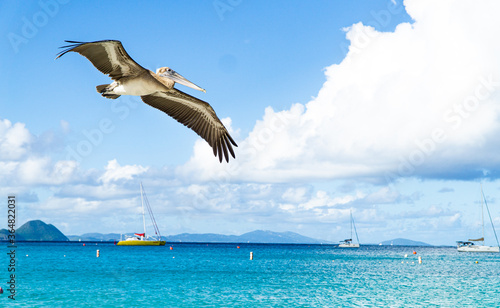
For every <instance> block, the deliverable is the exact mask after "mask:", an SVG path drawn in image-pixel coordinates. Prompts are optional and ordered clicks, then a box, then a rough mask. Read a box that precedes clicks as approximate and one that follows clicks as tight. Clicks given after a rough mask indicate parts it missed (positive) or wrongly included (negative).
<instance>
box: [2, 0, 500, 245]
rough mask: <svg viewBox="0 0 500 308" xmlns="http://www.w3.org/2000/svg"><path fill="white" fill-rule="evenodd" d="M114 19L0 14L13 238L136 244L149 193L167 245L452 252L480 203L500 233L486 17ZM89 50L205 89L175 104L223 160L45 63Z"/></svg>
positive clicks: (216, 10)
mask: <svg viewBox="0 0 500 308" xmlns="http://www.w3.org/2000/svg"><path fill="white" fill-rule="evenodd" d="M116 4H117V2H104V3H103V2H94V3H92V5H90V4H89V2H86V3H81V2H77V1H56V0H45V1H44V0H41V1H36V2H35V1H34V2H30V4H29V5H27V4H25V3H23V5H21V4H18V3H16V2H4V3H2V4H0V24H1V27H0V28H1V29H3V33H2V40H0V47H1V50H2V55H3V59H4V60H3V61H2V62H0V71H1V72H2V74H1V75H0V78H1V80H0V85H1V86H0V87H1V90H2V93H3V97H2V99H1V103H0V183H1V185H0V192H1V193H2V194H3V195H5V196H7V194H12V193H13V194H15V195H16V196H17V198H18V207H19V210H18V213H19V215H18V221H19V224H22V223H24V222H25V221H28V220H31V219H42V220H44V221H45V222H47V223H52V224H54V225H55V226H56V227H58V228H59V229H61V230H62V231H63V232H64V233H65V234H82V233H85V232H102V233H108V232H117V233H121V232H123V233H125V232H135V231H137V230H140V228H141V220H140V216H139V215H140V210H139V205H140V203H139V202H140V200H139V198H138V197H139V196H138V187H139V182H140V181H142V182H143V184H144V186H145V188H146V190H147V192H148V197H149V200H150V203H151V204H152V206H153V210H154V212H155V213H156V216H157V217H156V218H157V221H158V222H159V225H160V230H161V231H162V233H163V234H177V233H182V232H191V233H205V232H213V233H225V234H242V233H244V232H248V231H253V230H255V229H266V230H273V231H294V232H298V233H301V234H303V235H306V236H311V237H315V238H321V239H324V240H329V241H339V240H342V239H344V238H345V237H346V236H348V235H349V234H350V231H349V230H348V228H349V221H348V217H349V211H350V210H352V211H353V215H354V218H355V220H356V224H357V230H358V233H359V236H360V240H361V241H362V243H363V242H364V243H378V242H380V241H383V240H387V239H391V238H396V237H404V238H410V239H414V240H421V241H426V242H429V243H432V244H446V245H453V244H454V241H456V240H462V239H466V238H469V237H475V236H477V234H478V233H479V232H480V227H479V223H480V219H481V216H480V190H479V189H480V188H479V184H480V183H482V184H483V188H484V190H485V194H486V196H487V198H488V204H489V205H490V210H491V213H492V216H493V220H494V222H495V224H496V225H497V226H500V203H499V202H498V198H497V195H498V193H499V192H500V190H499V189H500V182H499V181H498V171H499V168H500V159H499V157H498V155H497V153H498V150H499V146H498V145H499V140H498V137H497V136H499V133H500V131H499V130H500V125H499V124H500V122H499V120H498V119H499V115H500V108H499V107H500V96H499V94H500V91H499V82H497V80H498V81H500V76H499V73H498V72H499V69H500V62H499V60H498V57H497V55H498V54H499V52H500V40H499V39H497V37H499V36H498V35H497V34H498V33H496V32H498V31H499V29H500V23H499V22H498V21H497V20H495V18H494V16H495V15H496V14H493V13H492V12H499V10H500V8H499V7H498V4H496V3H495V2H494V1H477V2H474V3H468V2H466V1H455V2H453V3H452V1H440V2H439V3H434V2H433V1H415V0H408V1H404V3H403V2H402V1H400V0H398V1H390V0H387V1H312V2H311V1H245V0H241V1H229V0H215V1H203V2H202V1H158V2H148V3H147V4H144V3H140V4H139V3H135V2H120V5H119V6H117V5H116ZM102 39H117V40H120V41H122V43H123V45H124V47H125V49H126V50H127V52H128V53H129V54H130V55H131V56H132V58H134V59H135V60H136V61H137V62H138V63H140V64H141V65H142V66H144V67H146V68H149V69H151V70H153V71H154V70H156V68H158V67H161V66H169V67H171V68H173V69H174V70H176V71H177V72H179V73H180V74H182V75H183V76H185V77H186V78H188V79H189V80H191V81H193V82H194V83H196V84H198V85H200V86H201V87H203V88H205V89H206V90H207V93H202V92H198V91H194V90H191V89H189V88H186V87H183V86H181V85H180V86H179V85H178V86H177V87H178V88H179V89H181V90H182V91H185V92H187V93H190V94H191V95H194V96H196V97H198V98H200V99H203V100H205V101H207V102H209V103H210V104H211V105H212V106H213V108H214V109H215V111H216V112H217V114H218V116H219V117H220V118H221V119H223V121H224V123H225V125H226V127H228V129H229V130H230V132H231V135H232V136H233V137H234V138H235V140H236V142H237V143H238V145H239V147H238V148H237V149H236V159H235V160H232V161H230V162H229V163H228V164H226V163H223V164H219V163H218V160H217V159H216V158H215V157H213V154H212V153H211V150H210V148H209V147H208V145H206V144H205V142H204V141H202V140H201V139H200V138H199V137H198V136H197V135H196V134H195V133H194V132H192V131H190V130H189V129H187V128H186V127H184V126H182V125H180V124H179V123H177V122H176V121H175V120H173V119H171V118H169V117H168V116H166V115H165V114H163V113H162V112H160V111H158V110H155V109H153V108H151V107H149V106H147V105H145V104H144V103H142V101H141V100H140V99H139V98H137V97H121V98H119V99H117V100H114V101H111V100H107V99H104V98H103V97H101V96H100V95H99V94H98V93H97V92H96V91H95V86H96V85H99V84H104V83H107V82H108V81H109V78H108V77H107V76H105V75H103V74H101V73H100V72H99V71H97V70H96V69H95V68H94V67H93V66H92V65H91V64H90V62H89V61H87V60H86V59H85V58H84V57H82V56H80V55H78V54H75V53H70V54H67V55H65V56H64V57H62V58H60V59H58V60H54V58H55V56H56V54H57V52H58V51H59V48H58V47H60V46H63V45H64V44H65V43H64V40H77V41H95V40H102ZM5 224H6V222H1V221H0V227H2V226H4V225H5ZM486 229H487V230H486V231H487V233H486V236H487V238H488V240H489V243H490V244H493V243H494V240H493V236H492V233H491V231H490V230H491V228H489V226H488V227H487V228H486ZM488 232H489V233H488Z"/></svg>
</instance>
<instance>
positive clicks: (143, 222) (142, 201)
mask: <svg viewBox="0 0 500 308" xmlns="http://www.w3.org/2000/svg"><path fill="white" fill-rule="evenodd" d="M141 204H142V224H143V225H144V238H146V218H145V217H144V193H143V191H142V182H141Z"/></svg>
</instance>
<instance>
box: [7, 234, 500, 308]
mask: <svg viewBox="0 0 500 308" xmlns="http://www.w3.org/2000/svg"><path fill="white" fill-rule="evenodd" d="M4 244H5V246H4V248H3V252H2V256H3V257H2V265H1V267H2V268H0V273H1V274H0V277H1V278H0V279H1V280H0V286H1V287H2V288H3V289H4V293H3V294H0V306H2V307H15V306H19V307H500V254H498V253H497V254H494V253H493V254H492V253H489V254H478V253H458V252H457V251H456V248H455V247H405V246H363V245H362V246H361V247H360V248H359V249H345V248H344V249H342V248H338V247H337V246H335V245H277V244H269V245H267V244H261V245H258V244H239V247H240V248H237V246H238V244H188V243H182V244H179V243H173V244H171V243H167V245H166V246H163V247H127V246H115V245H113V244H112V243H111V244H107V243H97V244H96V243H86V245H85V246H84V245H83V243H18V244H17V248H16V259H15V260H16V264H15V270H16V272H15V273H16V279H15V288H16V295H15V300H10V299H9V298H8V295H9V292H8V291H7V289H8V288H9V285H8V283H7V282H8V281H9V280H8V279H9V277H8V275H9V274H10V273H9V272H8V264H9V262H10V261H9V260H10V259H9V258H10V257H9V255H7V252H9V251H10V250H9V249H8V248H7V243H4ZM170 247H172V249H170ZM97 250H99V255H100V256H99V257H97V256H96V252H97ZM413 251H415V252H416V254H413ZM250 252H253V260H250ZM405 255H407V257H405ZM419 256H420V257H421V258H422V264H419V263H418V257H419ZM476 261H477V263H476Z"/></svg>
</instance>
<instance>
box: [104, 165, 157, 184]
mask: <svg viewBox="0 0 500 308" xmlns="http://www.w3.org/2000/svg"><path fill="white" fill-rule="evenodd" d="M147 170H148V168H147V167H142V166H138V165H126V166H123V167H122V166H120V164H119V163H118V161H117V160H116V159H113V160H110V161H109V162H108V165H107V166H106V172H104V174H103V175H102V176H101V177H99V180H100V181H102V182H103V183H105V184H106V183H110V182H114V181H119V180H131V179H132V178H133V176H136V175H139V174H142V173H144V172H146V171H147Z"/></svg>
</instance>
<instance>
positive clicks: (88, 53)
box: [56, 40, 145, 80]
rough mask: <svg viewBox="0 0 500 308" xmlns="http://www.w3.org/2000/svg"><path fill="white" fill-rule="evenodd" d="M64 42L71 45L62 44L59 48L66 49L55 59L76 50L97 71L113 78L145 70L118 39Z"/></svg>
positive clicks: (133, 74)
mask: <svg viewBox="0 0 500 308" xmlns="http://www.w3.org/2000/svg"><path fill="white" fill-rule="evenodd" d="M65 42H67V43H71V45H67V46H62V47H61V48H66V49H64V50H63V51H61V52H60V53H58V54H57V57H56V59H58V58H60V57H62V56H63V55H65V54H66V53H68V52H70V51H74V52H78V53H79V54H81V55H82V56H84V57H85V58H87V59H89V61H90V62H92V64H93V65H94V66H95V67H96V68H97V69H98V70H99V71H101V72H102V73H104V74H107V75H109V77H111V78H112V79H113V80H118V79H120V78H122V77H128V76H136V75H138V74H140V73H142V72H143V71H144V70H145V69H144V68H143V67H142V66H140V65H139V64H137V62H135V61H134V60H133V59H132V58H131V57H130V56H129V55H128V53H127V52H126V51H125V48H123V45H122V43H121V42H120V41H110V40H107V41H97V42H89V43H85V42H75V41H65Z"/></svg>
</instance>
